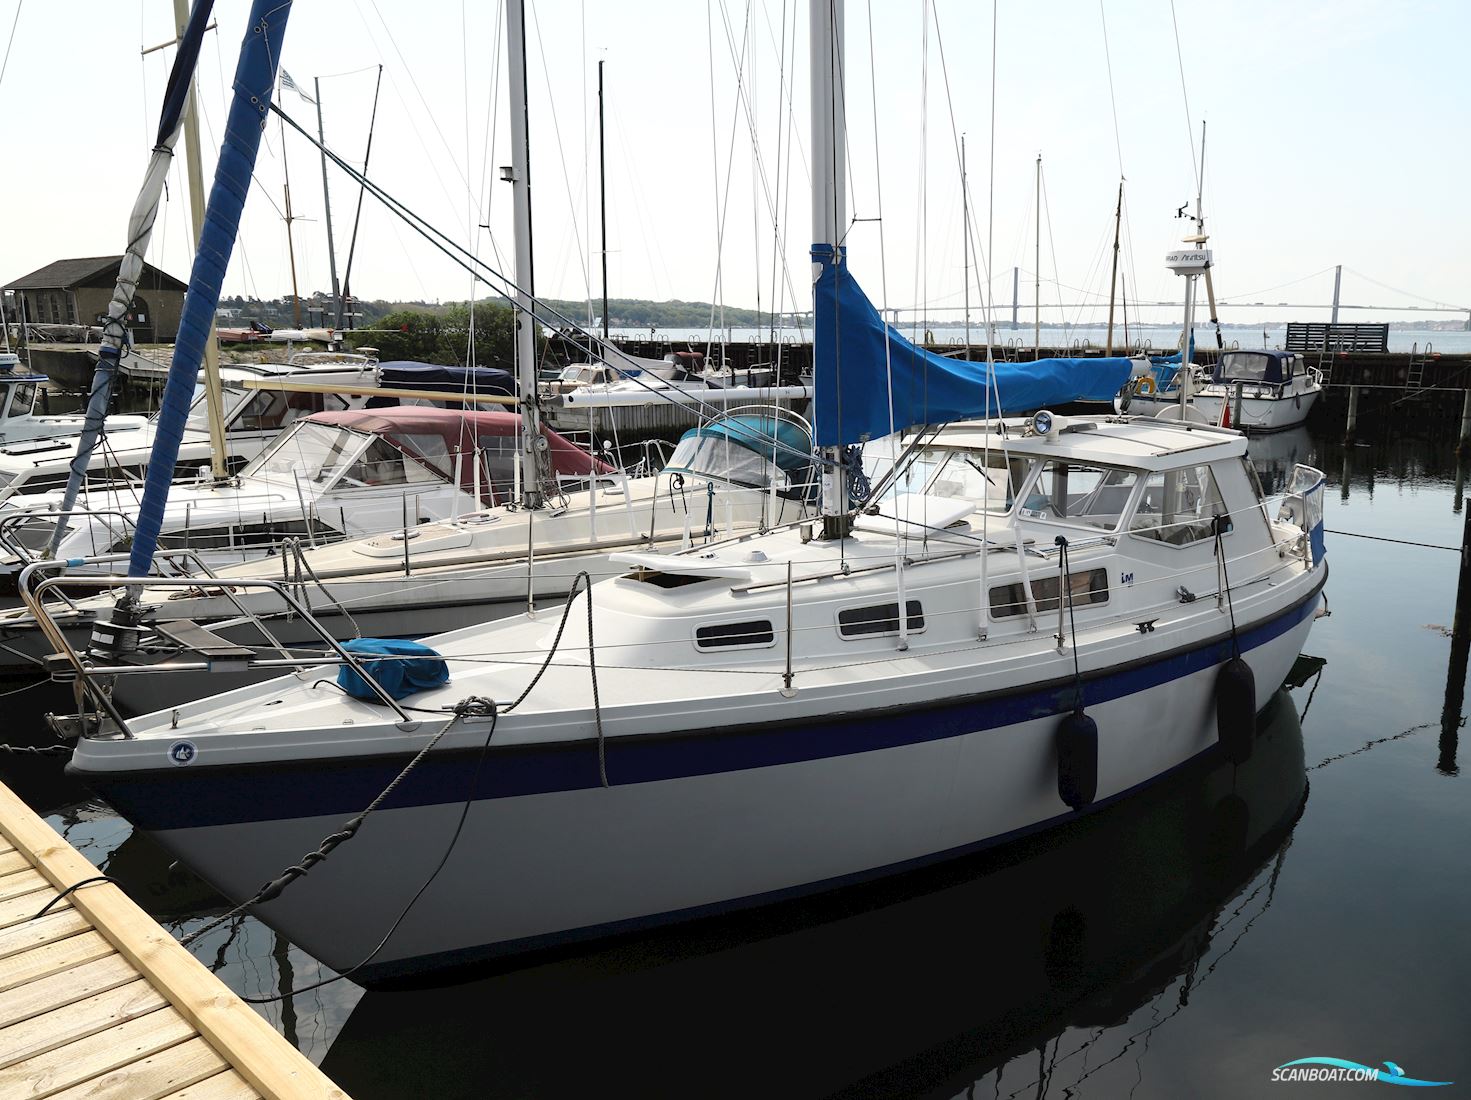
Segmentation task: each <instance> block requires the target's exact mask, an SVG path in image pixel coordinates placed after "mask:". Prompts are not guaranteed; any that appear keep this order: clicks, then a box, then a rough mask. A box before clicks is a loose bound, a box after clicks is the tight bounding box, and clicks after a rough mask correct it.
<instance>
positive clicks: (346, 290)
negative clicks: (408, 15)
mask: <svg viewBox="0 0 1471 1100" xmlns="http://www.w3.org/2000/svg"><path fill="white" fill-rule="evenodd" d="M382 86H383V66H382V65H379V66H378V80H377V81H376V82H375V83H374V85H373V110H372V113H371V114H369V115H368V147H367V149H366V150H364V152H363V177H364V180H365V181H366V178H367V175H368V161H369V160H371V159H372V156H373V129H374V127H376V126H377V124H378V90H379V89H380V88H381V87H382ZM367 189H368V188H367V183H366V182H364V183H360V184H359V185H358V207H357V212H356V213H355V214H353V217H352V237H351V238H349V239H348V242H347V266H346V268H344V269H343V272H342V297H341V298H338V299H337V326H336V327H337V328H339V329H340V328H341V327H342V320H343V317H342V314H343V303H344V302H345V301H348V300H351V298H352V258H353V255H354V254H355V253H356V252H357V247H358V225H359V223H360V222H361V221H362V218H363V193H364V192H365V191H366V190H367ZM355 312H356V311H355V310H349V311H348V327H349V328H353V327H355V325H354V323H353V320H352V315H353V313H355Z"/></svg>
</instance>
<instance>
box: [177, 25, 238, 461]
mask: <svg viewBox="0 0 1471 1100" xmlns="http://www.w3.org/2000/svg"><path fill="white" fill-rule="evenodd" d="M188 26H189V0H174V30H175V31H176V32H177V34H178V36H179V40H180V41H183V38H184V30H185V28H187V27H188ZM184 164H185V167H186V169H187V172H188V177H189V222H190V225H192V226H193V228H194V247H195V250H196V251H197V250H198V248H199V234H200V233H202V232H203V231H204V170H203V168H202V167H201V166H200V160H199V93H198V91H197V90H196V89H195V81H194V78H193V77H192V76H191V77H190V78H189V97H188V99H187V101H186V102H185V104H184ZM204 393H205V398H204V404H205V408H206V409H207V410H208V413H209V466H210V472H211V473H212V474H213V475H214V479H215V480H216V481H224V480H225V479H226V478H227V477H229V476H230V469H229V466H228V465H227V464H226V461H225V402H224V386H223V384H222V383H221V382H220V342H219V339H218V338H217V337H216V336H215V322H214V318H213V317H210V319H209V335H208V336H207V337H206V338H205V342H204Z"/></svg>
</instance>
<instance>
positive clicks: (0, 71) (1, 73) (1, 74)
mask: <svg viewBox="0 0 1471 1100" xmlns="http://www.w3.org/2000/svg"><path fill="white" fill-rule="evenodd" d="M23 7H25V0H16V5H15V18H14V19H12V20H11V21H10V37H9V38H8V39H7V40H6V42H5V60H4V61H3V62H0V84H3V83H4V82H5V71H6V70H7V69H9V68H10V48H11V47H12V46H14V45H15V28H16V27H18V26H20V9H21V8H23ZM140 17H141V16H140ZM140 117H141V118H143V119H145V120H146V119H147V118H148V112H147V111H142V112H140ZM144 126H145V127H146V126H147V122H146V121H145V122H144Z"/></svg>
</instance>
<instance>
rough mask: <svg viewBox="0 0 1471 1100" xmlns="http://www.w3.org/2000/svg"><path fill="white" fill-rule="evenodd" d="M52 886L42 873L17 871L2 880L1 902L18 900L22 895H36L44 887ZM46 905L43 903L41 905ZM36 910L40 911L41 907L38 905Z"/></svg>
mask: <svg viewBox="0 0 1471 1100" xmlns="http://www.w3.org/2000/svg"><path fill="white" fill-rule="evenodd" d="M50 885H51V883H50V882H49V881H48V880H47V878H46V876H45V875H43V874H41V872H40V871H36V870H28V871H16V872H15V874H13V875H6V876H5V877H4V878H0V901H9V900H10V899H11V898H18V897H20V896H21V895H22V894H30V893H34V892H35V891H37V890H39V889H41V888H42V887H45V886H50ZM44 904H46V903H45V902H42V903H41V905H44ZM36 908H37V909H39V908H41V906H40V905H38V906H36Z"/></svg>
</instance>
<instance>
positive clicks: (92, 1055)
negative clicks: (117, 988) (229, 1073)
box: [0, 1007, 194, 1100]
mask: <svg viewBox="0 0 1471 1100" xmlns="http://www.w3.org/2000/svg"><path fill="white" fill-rule="evenodd" d="M193 1037H194V1028H193V1027H192V1026H190V1024H189V1021H188V1020H186V1019H184V1017H182V1016H180V1015H179V1014H178V1013H177V1012H175V1011H174V1010H173V1009H172V1008H167V1007H165V1008H160V1009H159V1010H158V1011H156V1012H150V1013H149V1014H148V1015H146V1016H139V1017H137V1018H136V1019H133V1020H129V1021H127V1022H126V1023H122V1024H118V1025H117V1026H116V1027H110V1028H108V1029H107V1030H106V1031H99V1032H98V1033H97V1034H95V1035H89V1036H88V1037H87V1038H85V1039H79V1040H77V1041H76V1042H74V1043H68V1044H67V1045H66V1046H63V1047H58V1048H57V1049H55V1050H52V1051H48V1052H46V1053H45V1054H40V1055H37V1056H36V1057H34V1058H27V1059H26V1060H25V1061H23V1062H16V1063H15V1064H14V1065H13V1066H10V1067H9V1068H8V1069H3V1070H0V1096H6V1097H11V1096H13V1097H16V1098H20V1097H26V1098H27V1100H40V1098H41V1097H45V1096H50V1095H51V1094H52V1093H56V1092H60V1091H61V1090H62V1089H66V1088H70V1087H72V1086H73V1085H80V1084H82V1083H83V1082H84V1081H88V1080H90V1079H91V1078H93V1077H100V1076H102V1075H103V1074H105V1073H110V1072H112V1071H113V1070H115V1069H121V1068H122V1067H123V1066H126V1065H130V1064H132V1063H133V1062H136V1061H138V1060H140V1059H142V1058H147V1057H148V1056H149V1055H151V1054H157V1053H158V1052H159V1051H161V1050H167V1049H168V1048H169V1047H172V1046H178V1045H179V1044H180V1043H183V1042H185V1041H187V1040H189V1039H191V1038H193Z"/></svg>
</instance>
